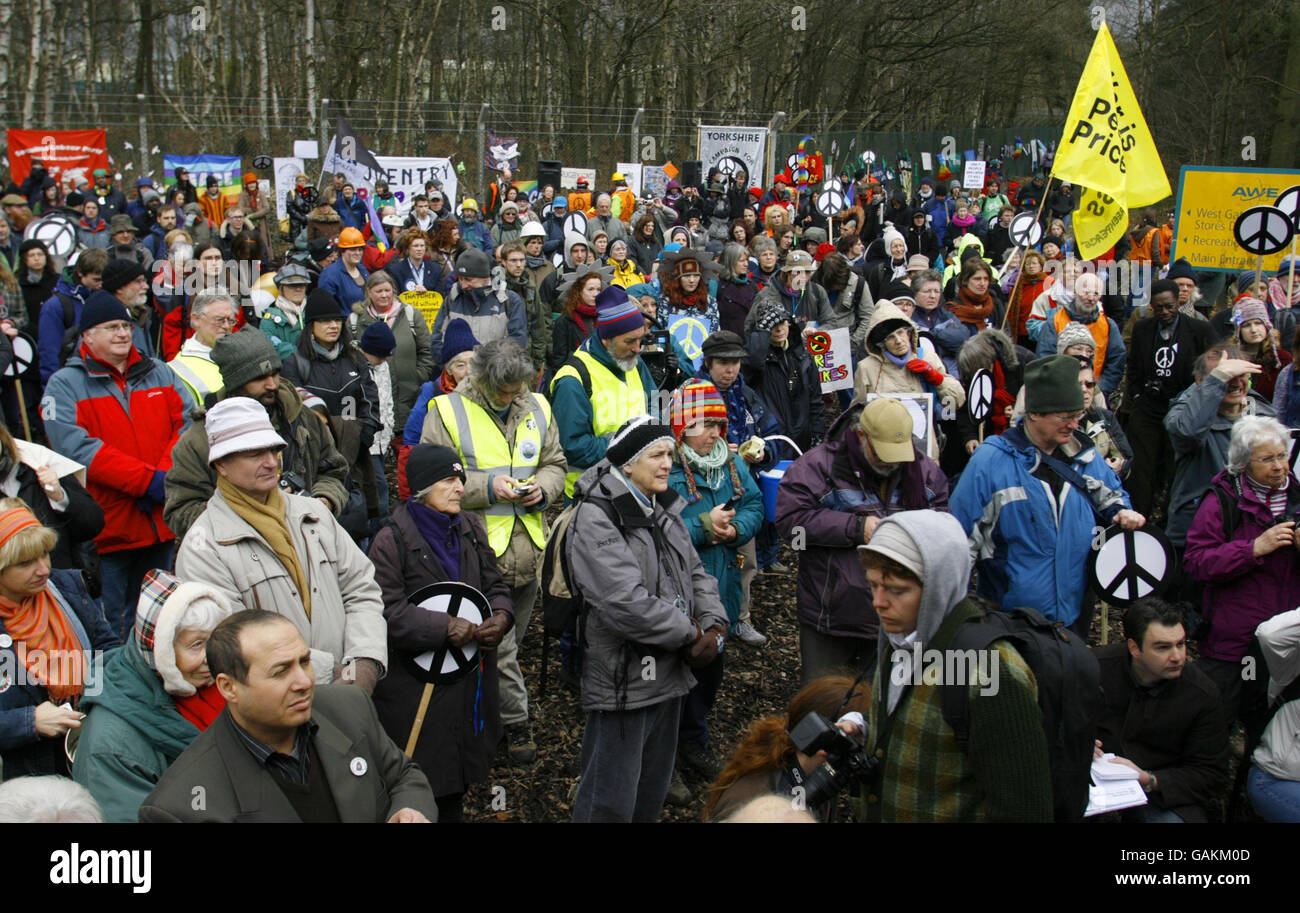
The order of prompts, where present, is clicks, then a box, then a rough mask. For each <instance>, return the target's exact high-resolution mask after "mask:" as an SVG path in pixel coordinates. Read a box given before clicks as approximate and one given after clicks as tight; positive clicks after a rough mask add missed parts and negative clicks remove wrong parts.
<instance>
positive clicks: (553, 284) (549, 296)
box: [537, 231, 597, 314]
mask: <svg viewBox="0 0 1300 913" xmlns="http://www.w3.org/2000/svg"><path fill="white" fill-rule="evenodd" d="M578 244H581V245H582V246H583V247H585V248H587V252H588V254H590V252H591V244H590V243H588V241H587V239H586V238H585V237H584V236H583V235H581V234H579V233H578V232H576V231H571V232H567V233H565V235H564V268H563V269H557V270H556V271H555V272H553V273H551V274H550V275H549V276H547V277H546V278H545V279H543V280H542V284H541V286H540V287H539V288H538V289H537V295H538V297H539V298H540V299H541V301H542V303H543V304H545V305H547V306H548V307H550V309H551V313H553V314H558V313H559V312H560V310H561V307H562V305H563V302H561V301H557V300H556V299H557V298H558V290H559V287H560V284H561V283H562V282H563V281H564V280H565V279H566V278H568V277H569V276H570V275H571V274H572V273H573V271H574V270H577V269H581V268H582V267H579V266H578V264H576V263H574V262H573V248H574V246H575V245H578ZM583 266H584V267H586V266H590V267H591V268H592V269H595V268H596V266H597V264H592V263H591V262H590V260H589V261H588V262H587V263H584V264H583Z"/></svg>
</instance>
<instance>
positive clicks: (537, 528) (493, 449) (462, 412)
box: [433, 392, 551, 557]
mask: <svg viewBox="0 0 1300 913" xmlns="http://www.w3.org/2000/svg"><path fill="white" fill-rule="evenodd" d="M528 395H529V397H530V398H531V400H532V406H531V408H530V409H529V414H528V417H527V418H525V419H524V420H523V421H522V422H520V423H519V426H518V427H517V428H516V429H515V440H514V445H513V446H511V444H510V443H509V442H507V441H506V436H505V434H504V433H503V432H502V431H501V428H500V426H498V425H497V423H496V422H495V421H494V420H493V418H492V416H491V415H490V414H489V413H488V411H487V410H486V409H484V408H483V407H482V406H481V405H479V404H478V403H476V402H474V401H473V400H470V399H468V398H466V397H464V396H462V395H461V394H459V393H456V392H452V393H448V394H447V395H446V396H436V397H434V398H433V403H434V404H435V405H436V406H437V407H438V414H439V415H441V416H442V423H443V425H445V426H446V428H447V433H448V434H450V435H451V440H452V443H453V444H454V445H455V447H456V449H457V450H458V451H460V458H461V462H463V463H464V464H465V471H466V472H486V473H487V474H488V476H489V479H488V490H489V491H490V490H491V488H492V479H493V478H495V477H496V476H499V475H505V476H509V477H510V478H513V479H528V478H532V477H533V476H534V475H536V474H537V463H538V460H540V459H541V456H542V444H543V443H544V442H545V441H546V431H547V428H549V427H550V424H551V406H550V404H549V403H548V402H546V400H545V399H544V398H543V397H540V396H538V395H537V394H536V393H529V394H528ZM482 513H483V520H484V522H485V523H486V525H487V531H488V542H489V543H491V545H492V551H493V552H495V553H496V555H497V557H500V556H501V555H504V554H505V553H506V549H507V548H509V547H510V536H511V535H512V534H513V533H514V529H515V521H516V520H518V521H520V522H522V523H523V524H524V529H525V530H527V531H528V537H529V538H530V539H532V540H533V545H535V546H537V547H538V548H539V549H540V548H544V547H545V546H546V527H545V525H544V524H543V522H542V512H541V511H540V510H534V509H530V508H527V507H525V506H524V505H523V504H521V503H520V502H518V501H498V502H497V503H495V504H490V505H488V506H487V508H485V509H484V510H483V511H482Z"/></svg>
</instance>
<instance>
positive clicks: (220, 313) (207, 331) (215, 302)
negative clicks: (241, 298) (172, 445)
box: [167, 289, 239, 407]
mask: <svg viewBox="0 0 1300 913" xmlns="http://www.w3.org/2000/svg"><path fill="white" fill-rule="evenodd" d="M238 317H239V311H237V310H236V309H235V302H234V299H232V298H231V297H230V292H228V291H226V290H225V289H204V290H203V291H201V292H199V293H198V294H197V295H195V296H194V302H193V303H192V304H191V305H190V325H191V326H192V327H193V328H194V335H193V336H191V337H190V338H189V339H187V340H185V345H183V346H181V350H180V352H178V353H177V354H176V357H175V358H173V359H172V360H171V361H169V362H167V367H169V368H171V369H172V371H174V372H175V373H176V376H177V377H179V378H180V379H181V380H182V381H184V382H185V386H187V387H189V388H190V393H191V394H193V396H194V403H195V405H197V406H200V407H202V406H203V400H204V397H206V396H207V395H208V394H209V393H220V392H221V387H222V380H221V369H220V368H218V367H217V366H216V365H215V364H214V363H213V361H212V347H213V346H214V345H215V344H216V342H217V340H218V339H220V338H221V337H222V336H228V335H229V334H230V333H231V331H232V330H234V328H235V323H236V320H237V318H238Z"/></svg>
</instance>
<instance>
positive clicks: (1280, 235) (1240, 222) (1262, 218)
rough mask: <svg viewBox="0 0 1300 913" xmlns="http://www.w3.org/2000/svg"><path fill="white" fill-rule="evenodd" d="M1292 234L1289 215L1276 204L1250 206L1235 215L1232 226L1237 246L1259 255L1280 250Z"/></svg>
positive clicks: (1292, 226)
mask: <svg viewBox="0 0 1300 913" xmlns="http://www.w3.org/2000/svg"><path fill="white" fill-rule="evenodd" d="M1294 234H1295V226H1294V225H1293V224H1291V217H1290V216H1289V215H1288V214H1287V213H1286V212H1283V211H1282V210H1281V209H1278V208H1277V207H1276V206H1252V207H1250V209H1247V210H1246V211H1245V212H1243V213H1242V214H1241V215H1239V216H1237V221H1236V222H1235V223H1234V224H1233V226H1232V236H1233V237H1234V238H1236V239H1237V246H1238V247H1240V248H1241V249H1242V250H1244V251H1246V252H1247V253H1251V254H1255V255H1256V256H1259V257H1267V256H1268V255H1269V254H1275V253H1277V252H1278V251H1280V250H1282V249H1283V248H1284V247H1286V246H1287V245H1288V244H1290V243H1291V238H1292V236H1293V235H1294Z"/></svg>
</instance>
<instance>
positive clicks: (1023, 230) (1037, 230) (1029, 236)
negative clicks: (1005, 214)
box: [1007, 212, 1043, 247]
mask: <svg viewBox="0 0 1300 913" xmlns="http://www.w3.org/2000/svg"><path fill="white" fill-rule="evenodd" d="M1007 233H1008V234H1009V235H1011V243H1012V244H1014V245H1015V246H1016V247H1033V246H1034V245H1035V244H1037V243H1038V241H1039V239H1040V238H1042V237H1043V226H1041V225H1039V224H1038V219H1037V218H1035V217H1034V214H1033V213H1032V212H1022V213H1019V214H1018V215H1017V216H1016V217H1015V218H1014V219H1012V220H1011V225H1010V226H1008V228H1007Z"/></svg>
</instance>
